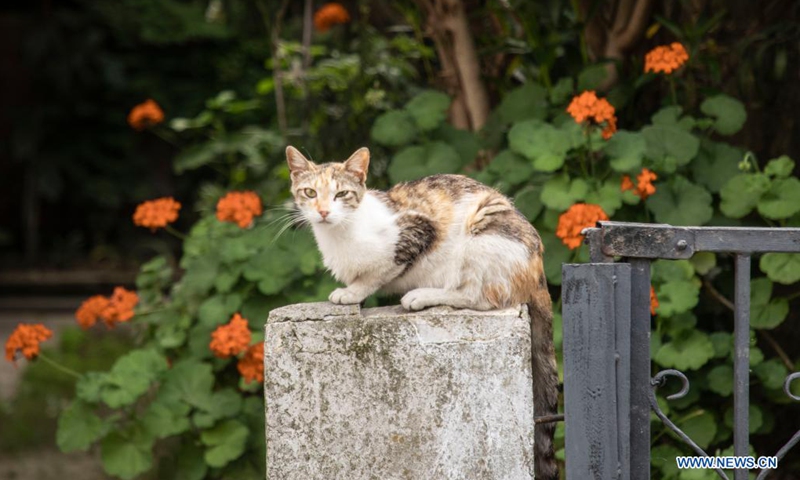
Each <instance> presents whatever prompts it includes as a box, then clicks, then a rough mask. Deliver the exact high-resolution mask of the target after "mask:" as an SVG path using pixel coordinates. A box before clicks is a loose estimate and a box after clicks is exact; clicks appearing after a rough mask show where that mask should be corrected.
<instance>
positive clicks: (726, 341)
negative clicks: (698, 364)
mask: <svg viewBox="0 0 800 480" xmlns="http://www.w3.org/2000/svg"><path fill="white" fill-rule="evenodd" d="M708 338H709V339H710V340H711V343H712V344H713V345H714V358H722V357H727V356H728V355H730V353H731V349H732V348H733V335H731V334H730V333H728V332H714V333H712V334H711V335H709V336H708Z"/></svg>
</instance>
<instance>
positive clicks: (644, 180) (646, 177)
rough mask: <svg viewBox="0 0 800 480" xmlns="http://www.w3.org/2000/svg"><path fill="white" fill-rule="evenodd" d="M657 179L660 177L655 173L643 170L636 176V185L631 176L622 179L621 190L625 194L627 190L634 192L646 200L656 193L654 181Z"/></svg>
mask: <svg viewBox="0 0 800 480" xmlns="http://www.w3.org/2000/svg"><path fill="white" fill-rule="evenodd" d="M657 178H658V175H656V174H655V173H654V172H653V171H651V170H649V169H647V168H643V169H642V172H641V173H640V174H639V175H637V176H636V181H637V184H636V185H634V184H633V182H632V181H631V177H630V176H628V175H625V176H623V177H622V185H620V189H621V190H622V191H623V192H624V191H626V190H632V191H633V193H635V194H636V195H638V196H639V197H640V198H641V199H642V200H644V199H646V198H647V197H649V196H650V195H652V194H654V193H656V187H655V185H653V181H654V180H655V179H657Z"/></svg>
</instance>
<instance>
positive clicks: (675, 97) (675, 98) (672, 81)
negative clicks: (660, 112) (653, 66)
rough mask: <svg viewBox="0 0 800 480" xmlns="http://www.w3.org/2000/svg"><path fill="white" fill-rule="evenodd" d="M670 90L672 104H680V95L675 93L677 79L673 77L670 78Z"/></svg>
mask: <svg viewBox="0 0 800 480" xmlns="http://www.w3.org/2000/svg"><path fill="white" fill-rule="evenodd" d="M669 89H670V92H672V104H673V105H677V104H678V93H677V92H676V91H675V79H674V78H672V76H670V77H669Z"/></svg>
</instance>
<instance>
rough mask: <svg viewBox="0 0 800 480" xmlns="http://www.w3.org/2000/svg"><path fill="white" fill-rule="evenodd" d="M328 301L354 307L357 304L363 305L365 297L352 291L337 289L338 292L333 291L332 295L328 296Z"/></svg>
mask: <svg viewBox="0 0 800 480" xmlns="http://www.w3.org/2000/svg"><path fill="white" fill-rule="evenodd" d="M328 300H330V302H331V303H336V304H338V305H353V304H355V303H361V302H362V301H363V300H364V297H363V296H361V295H357V294H356V293H354V292H353V291H352V290H349V289H347V288H337V289H336V290H334V291H332V292H331V294H330V295H328Z"/></svg>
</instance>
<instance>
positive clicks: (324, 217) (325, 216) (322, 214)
mask: <svg viewBox="0 0 800 480" xmlns="http://www.w3.org/2000/svg"><path fill="white" fill-rule="evenodd" d="M317 211H318V212H319V215H320V216H321V217H322V219H323V220H325V219H326V218H328V214H329V213H331V212H329V211H327V210H317Z"/></svg>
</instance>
